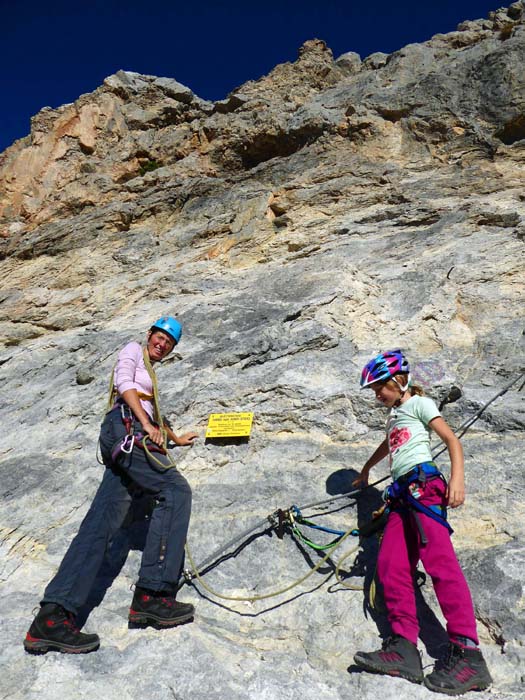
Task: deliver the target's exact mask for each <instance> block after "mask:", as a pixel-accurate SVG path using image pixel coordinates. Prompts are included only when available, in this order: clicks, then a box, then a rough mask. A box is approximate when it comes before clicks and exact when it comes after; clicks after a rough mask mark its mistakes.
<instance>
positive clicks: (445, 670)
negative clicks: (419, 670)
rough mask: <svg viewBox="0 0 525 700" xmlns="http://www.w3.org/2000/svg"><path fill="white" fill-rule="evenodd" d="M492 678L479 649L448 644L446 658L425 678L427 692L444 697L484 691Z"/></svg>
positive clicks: (452, 643)
mask: <svg viewBox="0 0 525 700" xmlns="http://www.w3.org/2000/svg"><path fill="white" fill-rule="evenodd" d="M491 683H492V678H491V675H490V673H489V670H488V668H487V664H486V663H485V659H484V658H483V655H482V653H481V651H480V650H479V649H471V648H468V647H460V646H459V645H458V644H454V642H450V644H449V645H448V649H447V654H446V656H445V657H444V658H443V659H442V660H440V661H438V662H437V663H436V665H435V666H434V670H433V671H432V673H430V674H429V675H428V676H426V678H425V685H426V687H427V688H428V689H429V690H433V691H435V692H436V693H444V694H445V695H463V693H466V692H467V691H468V690H485V689H486V688H488V687H489V686H490V685H491Z"/></svg>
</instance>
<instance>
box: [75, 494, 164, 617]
mask: <svg viewBox="0 0 525 700" xmlns="http://www.w3.org/2000/svg"><path fill="white" fill-rule="evenodd" d="M155 505H156V501H155V498H154V497H153V496H151V495H150V494H143V493H140V494H136V495H134V496H133V499H132V501H131V505H130V508H129V511H128V514H127V516H126V519H125V521H124V523H123V524H122V526H121V527H120V529H119V530H118V531H117V533H116V534H115V536H114V537H113V540H112V542H111V545H110V547H109V549H108V551H107V552H106V556H105V558H104V561H103V562H102V565H101V567H100V569H99V571H98V573H97V577H96V579H95V582H94V584H93V587H92V589H91V591H90V593H89V596H88V598H87V600H86V602H85V603H84V605H83V606H82V607H81V608H80V610H79V611H78V614H77V617H76V623H77V625H78V627H79V628H82V627H83V625H84V624H85V623H86V620H87V619H88V617H89V615H90V614H91V612H92V611H93V610H94V608H96V607H97V606H98V605H100V603H101V602H102V601H103V600H104V596H105V595H106V592H107V590H108V588H110V587H111V585H112V583H113V581H114V580H115V579H116V578H117V576H118V575H119V573H120V572H121V570H122V567H123V566H124V564H125V563H126V559H127V558H128V554H129V553H130V552H131V551H132V550H139V551H143V550H144V544H145V542H146V537H147V534H148V528H149V523H150V517H151V513H152V512H153V509H154V508H155ZM130 602H131V593H130Z"/></svg>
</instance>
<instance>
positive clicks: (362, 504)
mask: <svg viewBox="0 0 525 700" xmlns="http://www.w3.org/2000/svg"><path fill="white" fill-rule="evenodd" d="M357 476H358V472H357V471H355V470H353V469H339V470H337V471H336V472H333V473H332V474H330V476H329V477H328V479H327V481H326V491H327V493H329V494H330V495H337V494H344V493H349V492H352V491H355V487H354V486H353V482H354V480H355V479H356V477H357ZM382 493H383V487H382V486H380V487H379V488H375V487H374V486H369V487H367V488H364V489H362V490H361V491H360V492H359V493H357V494H356V495H355V496H353V498H354V499H355V505H356V509H357V528H358V529H359V530H360V531H361V533H363V532H367V531H368V530H372V533H371V534H369V535H367V536H363V534H361V536H360V550H359V553H358V555H357V557H356V558H355V560H354V562H353V564H352V565H351V567H350V568H349V569H348V570H347V571H346V572H345V571H344V569H341V570H340V574H341V578H342V579H343V581H344V580H345V578H352V577H356V576H362V577H363V613H364V615H365V617H366V618H368V617H369V618H371V619H372V620H373V622H374V623H375V625H376V627H377V630H378V632H379V636H380V637H381V638H382V639H384V638H386V637H388V636H389V635H390V634H392V632H391V628H390V624H389V622H388V618H387V614H386V608H385V605H384V601H383V593H382V586H381V583H380V581H379V580H378V579H377V576H376V568H377V556H378V553H379V547H380V537H381V533H382V529H383V528H384V524H385V523H386V517H385V518H383V519H382V520H383V528H380V530H379V531H378V532H374V524H373V521H374V518H373V516H374V513H375V512H376V511H378V510H379V509H380V508H382V506H384V501H383V498H382ZM345 507H348V503H345V504H344V505H343V506H340V507H339V508H336V509H335V510H331V511H329V512H335V511H336V510H339V509H342V508H345ZM425 579H426V577H425V576H424V574H422V572H417V573H416V577H415V580H414V594H415V597H416V609H417V615H418V621H419V625H420V634H419V636H420V639H421V641H422V643H423V645H424V646H425V648H426V650H427V653H428V654H429V656H431V657H433V658H439V655H440V648H441V647H442V646H443V644H446V643H447V641H448V635H447V633H446V630H445V629H444V627H443V625H442V624H441V622H440V621H439V619H438V618H437V617H436V615H435V614H434V612H433V610H432V609H431V608H430V606H429V605H428V603H427V602H426V600H425V597H424V595H423V592H422V590H421V588H422V582H424V581H425ZM330 590H331V592H336V591H339V590H342V589H341V587H339V586H338V585H337V584H335V585H334V586H332V587H331V589H330ZM425 592H428V594H432V593H431V590H430V587H429V584H428V583H427V584H426V591H425ZM353 668H354V667H350V668H349V669H348V670H349V672H351V670H352V669H353ZM355 670H359V671H361V669H358V667H355Z"/></svg>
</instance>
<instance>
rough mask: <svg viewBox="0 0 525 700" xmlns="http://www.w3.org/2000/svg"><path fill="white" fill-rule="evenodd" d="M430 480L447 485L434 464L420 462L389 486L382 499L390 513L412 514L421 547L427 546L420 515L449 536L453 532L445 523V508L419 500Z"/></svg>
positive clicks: (446, 522)
mask: <svg viewBox="0 0 525 700" xmlns="http://www.w3.org/2000/svg"><path fill="white" fill-rule="evenodd" d="M432 479H441V480H442V481H443V482H444V483H445V484H446V483H447V482H446V479H445V477H444V476H443V474H442V473H441V472H440V471H439V469H438V468H437V466H436V465H435V464H434V462H422V463H421V464H418V465H416V466H415V467H414V468H413V469H411V470H410V471H409V472H407V473H406V474H403V475H402V476H400V477H399V478H398V479H396V480H395V481H393V482H392V483H391V484H389V486H387V487H386V489H385V490H384V492H383V499H384V500H385V502H386V505H387V508H388V509H389V510H390V511H392V510H397V511H401V512H407V511H408V512H410V513H411V514H412V516H413V518H414V520H415V523H416V526H417V529H418V532H419V535H420V538H421V544H422V545H423V546H424V545H426V544H428V539H427V536H426V534H425V530H424V528H423V523H422V522H421V518H420V517H419V514H420V513H423V514H424V515H426V516H428V517H429V518H432V520H435V521H436V522H438V523H439V524H440V525H443V526H444V527H446V528H447V530H448V531H449V532H450V534H452V533H453V532H454V530H453V529H452V528H451V527H450V525H449V523H448V521H447V509H446V508H443V507H441V506H439V505H428V506H427V505H425V504H423V503H421V501H420V500H419V499H420V498H421V489H422V488H424V486H425V484H426V482H427V481H431V480H432Z"/></svg>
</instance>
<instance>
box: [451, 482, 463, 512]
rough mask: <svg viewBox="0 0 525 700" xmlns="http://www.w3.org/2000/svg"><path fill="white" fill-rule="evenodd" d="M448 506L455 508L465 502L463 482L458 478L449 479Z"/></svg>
mask: <svg viewBox="0 0 525 700" xmlns="http://www.w3.org/2000/svg"><path fill="white" fill-rule="evenodd" d="M447 499H448V505H449V506H450V507H451V508H457V507H458V506H461V505H463V503H464V502H465V482H464V480H463V479H462V478H460V477H453V476H452V477H450V481H449V482H448V488H447Z"/></svg>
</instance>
